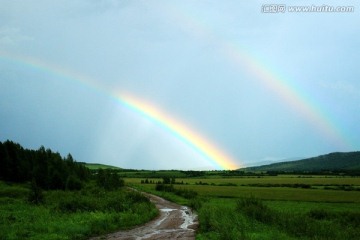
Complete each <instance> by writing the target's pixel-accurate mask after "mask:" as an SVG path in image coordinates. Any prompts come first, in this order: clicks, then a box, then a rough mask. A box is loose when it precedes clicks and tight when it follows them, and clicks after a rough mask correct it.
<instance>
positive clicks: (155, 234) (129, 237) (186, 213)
mask: <svg viewBox="0 0 360 240" xmlns="http://www.w3.org/2000/svg"><path fill="white" fill-rule="evenodd" d="M143 194H144V195H145V196H146V197H148V198H149V199H150V201H151V202H153V203H154V204H155V205H156V207H157V208H158V209H159V211H160V214H159V216H158V217H157V218H156V219H154V220H152V221H150V222H148V223H146V224H145V225H142V226H139V227H136V228H133V229H130V230H127V231H119V232H115V233H111V234H108V235H105V236H101V237H96V238H91V240H100V239H113V240H117V239H121V240H140V239H141V240H145V239H146V240H155V239H181V240H194V239H195V231H196V229H197V228H198V225H199V223H198V220H197V215H196V214H195V213H193V212H192V211H191V209H190V208H188V207H186V206H181V205H178V204H176V203H173V202H169V201H167V200H165V199H163V198H161V197H158V196H155V195H153V194H149V193H143Z"/></svg>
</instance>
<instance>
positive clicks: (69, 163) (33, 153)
mask: <svg viewBox="0 0 360 240" xmlns="http://www.w3.org/2000/svg"><path fill="white" fill-rule="evenodd" d="M0 166H1V168H0V180H3V181H7V182H15V183H23V182H35V184H36V185H37V186H38V187H40V188H42V189H46V190H50V189H52V190H55V189H59V190H65V189H67V190H77V189H81V188H82V185H83V182H86V181H87V180H89V178H90V177H91V173H90V170H89V169H88V168H86V167H85V166H84V165H83V164H80V163H77V162H76V161H75V160H74V159H73V157H72V156H71V154H68V155H67V156H66V157H62V156H61V155H60V153H58V152H53V151H52V150H51V149H45V147H44V146H41V147H40V148H39V149H38V150H31V149H25V148H23V147H22V146H21V145H20V144H18V143H14V142H12V141H9V140H7V141H5V142H0Z"/></svg>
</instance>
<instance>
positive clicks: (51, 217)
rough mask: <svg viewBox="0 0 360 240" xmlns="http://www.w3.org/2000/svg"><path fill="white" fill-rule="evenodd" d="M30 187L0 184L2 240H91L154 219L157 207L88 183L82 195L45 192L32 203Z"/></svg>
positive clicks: (124, 192)
mask: <svg viewBox="0 0 360 240" xmlns="http://www.w3.org/2000/svg"><path fill="white" fill-rule="evenodd" d="M30 195H31V190H30V187H29V185H28V184H13V183H12V184H8V183H4V182H0V213H1V214H0V239H1V240H15V239H19V240H20V239H33V240H35V239H38V240H43V239H58V240H61V239H88V238H89V237H91V236H98V235H101V234H105V233H109V232H112V231H116V230H120V229H128V228H131V227H133V226H135V225H139V224H142V223H145V222H147V221H149V220H151V219H152V218H154V217H155V216H156V215H157V214H158V212H157V209H156V208H155V206H154V205H153V204H152V203H150V201H149V200H148V199H147V198H146V197H144V196H142V195H141V194H140V193H137V192H134V191H128V190H126V189H117V190H111V191H110V190H105V189H102V188H99V187H97V186H96V185H95V184H92V183H88V184H87V185H86V186H85V187H84V188H83V189H81V190H79V191H63V190H49V191H43V192H42V200H41V203H37V204H34V203H32V202H30V201H29V196H30Z"/></svg>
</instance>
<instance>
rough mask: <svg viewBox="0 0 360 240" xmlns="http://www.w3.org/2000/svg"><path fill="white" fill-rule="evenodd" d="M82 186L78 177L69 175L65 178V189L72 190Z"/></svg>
mask: <svg viewBox="0 0 360 240" xmlns="http://www.w3.org/2000/svg"><path fill="white" fill-rule="evenodd" d="M81 188H82V183H81V181H80V179H79V178H77V177H75V176H73V175H70V176H69V177H68V178H67V180H66V189H67V190H70V191H73V190H80V189H81Z"/></svg>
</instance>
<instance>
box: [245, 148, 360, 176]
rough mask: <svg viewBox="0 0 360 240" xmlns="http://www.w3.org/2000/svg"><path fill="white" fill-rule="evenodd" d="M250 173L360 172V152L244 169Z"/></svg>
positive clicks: (326, 155) (327, 155)
mask: <svg viewBox="0 0 360 240" xmlns="http://www.w3.org/2000/svg"><path fill="white" fill-rule="evenodd" d="M244 170H248V171H284V172H293V171H309V172H317V171H338V170H347V171H353V170H360V152H359V151H357V152H333V153H329V154H325V155H320V156H317V157H311V158H306V159H302V160H296V161H286V162H279V163H273V164H269V165H262V166H257V167H248V168H244Z"/></svg>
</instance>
